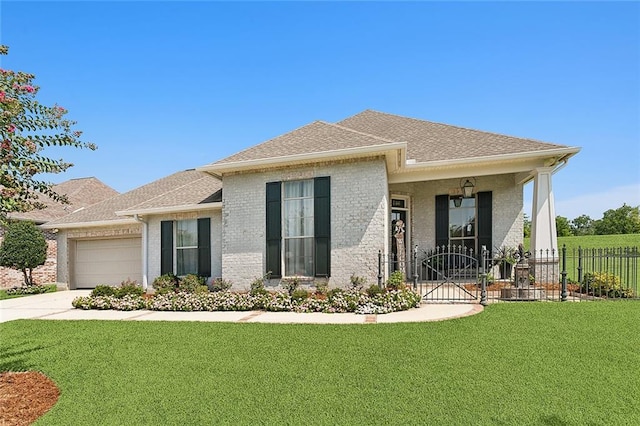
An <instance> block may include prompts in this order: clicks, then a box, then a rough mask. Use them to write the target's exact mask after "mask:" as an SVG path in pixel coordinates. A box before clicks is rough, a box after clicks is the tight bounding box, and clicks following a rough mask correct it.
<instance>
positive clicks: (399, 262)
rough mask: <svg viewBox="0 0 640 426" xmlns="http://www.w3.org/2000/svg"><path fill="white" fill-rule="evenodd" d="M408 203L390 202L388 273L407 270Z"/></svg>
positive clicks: (404, 200) (403, 201)
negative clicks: (389, 256)
mask: <svg viewBox="0 0 640 426" xmlns="http://www.w3.org/2000/svg"><path fill="white" fill-rule="evenodd" d="M407 204H408V201H407V200H406V199H400V198H392V200H391V259H389V260H390V272H394V271H403V272H404V273H405V275H406V274H407V270H408V265H409V263H408V258H407V246H408V243H409V239H408V237H407V235H408V233H409V227H408V223H407V216H408V214H407V213H408V205H407Z"/></svg>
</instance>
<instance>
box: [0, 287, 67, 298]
mask: <svg viewBox="0 0 640 426" xmlns="http://www.w3.org/2000/svg"><path fill="white" fill-rule="evenodd" d="M56 291H58V286H56V285H55V284H45V285H30V286H23V287H13V288H10V289H7V290H6V291H5V293H6V294H7V296H19V295H29V294H42V293H55V292H56Z"/></svg>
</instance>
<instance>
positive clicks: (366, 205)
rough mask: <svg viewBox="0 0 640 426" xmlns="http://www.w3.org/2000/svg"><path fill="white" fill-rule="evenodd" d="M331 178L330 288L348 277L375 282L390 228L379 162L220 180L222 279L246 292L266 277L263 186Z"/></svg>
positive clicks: (266, 172)
mask: <svg viewBox="0 0 640 426" xmlns="http://www.w3.org/2000/svg"><path fill="white" fill-rule="evenodd" d="M320 176H330V177H331V278H330V279H329V286H330V287H337V286H341V287H342V286H346V285H348V284H349V277H350V276H351V275H352V274H355V275H358V276H364V277H366V278H367V279H368V280H369V282H370V283H371V284H373V283H374V282H376V275H377V253H378V250H383V251H384V250H385V249H386V244H387V241H386V240H387V239H386V238H385V236H386V235H387V227H388V219H387V218H388V197H387V194H388V190H387V176H386V166H385V163H384V160H382V159H377V158H376V159H369V160H367V161H359V162H342V163H333V164H331V163H329V164H321V165H315V166H310V167H296V168H284V169H278V170H264V171H261V172H257V173H243V174H235V175H229V176H225V177H224V191H223V215H222V225H223V231H222V275H223V276H224V277H225V278H226V279H228V280H231V281H233V283H234V289H237V290H244V289H247V288H248V287H249V284H250V283H251V281H253V280H254V279H255V278H258V277H261V276H262V275H263V274H264V273H265V266H264V265H265V255H264V252H265V244H266V243H265V223H266V217H265V197H266V195H265V189H266V183H267V182H275V181H287V180H297V179H310V178H314V177H320Z"/></svg>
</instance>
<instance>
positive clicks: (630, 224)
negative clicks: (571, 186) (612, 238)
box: [524, 204, 640, 237]
mask: <svg viewBox="0 0 640 426" xmlns="http://www.w3.org/2000/svg"><path fill="white" fill-rule="evenodd" d="M556 231H557V233H558V237H569V236H572V235H576V236H578V235H611V234H638V233H640V206H636V207H632V206H628V205H626V204H623V205H622V207H618V208H617V209H609V210H607V211H606V212H604V214H603V215H602V219H596V220H594V219H591V218H590V217H589V216H587V215H586V214H583V215H580V216H578V217H576V218H575V219H572V220H569V219H567V218H566V217H564V216H556ZM524 236H525V237H530V236H531V220H530V219H529V217H528V216H527V215H526V214H525V216H524Z"/></svg>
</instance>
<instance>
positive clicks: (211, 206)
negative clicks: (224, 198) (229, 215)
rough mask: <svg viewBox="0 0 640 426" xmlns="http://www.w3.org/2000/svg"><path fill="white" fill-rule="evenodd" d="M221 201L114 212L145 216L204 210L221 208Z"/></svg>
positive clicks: (121, 214)
mask: <svg viewBox="0 0 640 426" xmlns="http://www.w3.org/2000/svg"><path fill="white" fill-rule="evenodd" d="M221 209H222V203H221V202H216V203H204V204H187V205H182V206H168V207H150V208H147V209H136V208H133V209H128V210H120V211H117V212H116V215H117V216H132V217H133V216H135V215H139V216H146V215H154V214H167V213H188V212H195V211H204V210H221Z"/></svg>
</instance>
